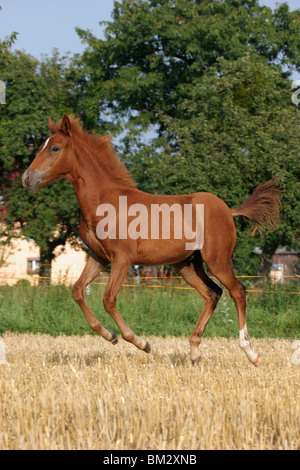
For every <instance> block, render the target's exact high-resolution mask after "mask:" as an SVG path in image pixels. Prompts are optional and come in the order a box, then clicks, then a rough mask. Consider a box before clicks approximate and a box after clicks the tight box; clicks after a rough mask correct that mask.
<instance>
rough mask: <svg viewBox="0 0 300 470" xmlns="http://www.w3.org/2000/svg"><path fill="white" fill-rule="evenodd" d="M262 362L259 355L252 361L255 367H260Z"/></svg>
mask: <svg viewBox="0 0 300 470" xmlns="http://www.w3.org/2000/svg"><path fill="white" fill-rule="evenodd" d="M260 363H261V358H260V357H259V356H257V358H256V359H255V361H254V362H253V363H252V364H253V365H254V366H255V367H259V365H260Z"/></svg>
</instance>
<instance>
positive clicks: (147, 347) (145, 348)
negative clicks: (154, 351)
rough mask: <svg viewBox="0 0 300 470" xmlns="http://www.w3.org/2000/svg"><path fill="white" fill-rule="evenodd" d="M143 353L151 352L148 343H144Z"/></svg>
mask: <svg viewBox="0 0 300 470" xmlns="http://www.w3.org/2000/svg"><path fill="white" fill-rule="evenodd" d="M143 351H145V352H146V353H148V354H149V352H150V351H151V346H150V344H149V343H148V341H147V342H146V346H145V347H144V349H143Z"/></svg>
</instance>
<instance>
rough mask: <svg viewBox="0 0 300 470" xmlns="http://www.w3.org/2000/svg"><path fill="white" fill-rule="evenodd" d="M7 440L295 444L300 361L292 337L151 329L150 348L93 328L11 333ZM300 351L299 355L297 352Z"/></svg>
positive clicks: (3, 374)
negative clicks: (199, 336) (253, 356)
mask: <svg viewBox="0 0 300 470" xmlns="http://www.w3.org/2000/svg"><path fill="white" fill-rule="evenodd" d="M1 340H2V341H3V342H4V344H5V349H6V361H7V362H6V364H2V365H0V390H1V401H0V448H1V449H106V450H107V449H114V450H117V449H122V450H125V449H151V450H155V449H162V450H165V449H166V450H171V449H172V450H174V449H176V450H180V449H182V450H183V449H186V450H191V449H193V450H197V449H299V448H300V441H299V436H300V420H299V407H300V404H299V396H300V393H299V391H300V390H299V378H300V364H299V363H298V362H299V361H298V360H295V358H296V356H295V354H297V351H295V349H293V347H294V345H293V341H292V340H279V339H253V340H252V344H253V346H254V347H255V348H256V350H257V351H258V352H259V354H260V356H261V357H262V365H261V367H260V368H259V369H256V368H254V367H253V366H252V365H251V364H250V363H249V362H248V360H247V358H246V356H245V355H244V353H243V352H242V351H241V350H240V348H239V346H238V338H236V339H224V338H218V339H213V338H204V339H203V341H202V346H201V347H202V362H201V363H200V365H199V366H198V367H193V366H192V365H191V364H190V360H189V345H188V339H187V338H183V337H181V338H175V337H167V338H163V339H162V338H158V337H150V338H149V341H150V342H151V346H152V353H151V354H150V355H146V354H145V353H144V352H141V351H138V350H137V349H135V348H134V346H132V345H130V344H127V343H125V342H124V341H122V340H120V341H119V344H118V345H117V346H112V345H111V344H109V343H107V342H105V341H104V340H102V339H101V338H98V337H97V336H94V335H84V336H62V335H61V336H57V337H52V336H49V335H42V334H35V335H32V334H17V333H6V334H4V335H3V336H2V337H1ZM296 359H298V356H297V358H296Z"/></svg>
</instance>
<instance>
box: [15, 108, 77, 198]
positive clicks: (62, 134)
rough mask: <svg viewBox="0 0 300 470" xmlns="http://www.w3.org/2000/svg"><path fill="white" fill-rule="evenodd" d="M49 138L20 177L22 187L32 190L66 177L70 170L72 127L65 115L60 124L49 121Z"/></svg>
mask: <svg viewBox="0 0 300 470" xmlns="http://www.w3.org/2000/svg"><path fill="white" fill-rule="evenodd" d="M49 129H50V132H51V136H50V137H48V139H47V140H46V141H45V142H44V143H43V145H41V147H40V149H39V153H38V154H37V156H36V157H35V159H34V160H33V162H32V163H31V165H30V167H29V168H28V169H27V170H26V171H25V173H24V174H23V177H22V181H23V186H24V187H25V188H27V189H30V190H34V189H37V188H38V187H41V186H45V185H46V184H47V183H50V181H53V180H57V179H59V178H63V177H64V176H66V175H67V174H68V173H69V172H70V170H71V168H72V157H73V145H72V138H71V137H72V126H71V121H70V119H69V117H68V116H67V114H64V117H63V119H62V120H61V122H60V123H58V124H54V123H53V122H52V121H51V119H50V120H49Z"/></svg>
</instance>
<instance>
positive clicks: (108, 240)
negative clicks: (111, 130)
mask: <svg viewBox="0 0 300 470" xmlns="http://www.w3.org/2000/svg"><path fill="white" fill-rule="evenodd" d="M49 129H50V132H51V136H50V137H49V138H48V139H47V140H46V141H45V143H44V144H43V145H42V146H41V147H40V151H39V153H38V155H37V156H36V158H35V159H34V160H33V162H32V163H31V165H30V167H29V168H28V169H27V170H26V172H25V173H24V175H23V185H24V187H26V188H27V189H29V190H34V189H36V188H38V187H41V186H44V185H46V184H48V183H49V182H51V181H53V180H57V179H59V178H63V177H65V178H67V179H68V180H69V181H70V182H71V183H72V185H73V187H74V189H75V192H76V196H77V199H78V202H79V204H80V207H81V221H80V237H81V239H82V241H83V242H84V243H85V244H86V245H87V246H88V247H89V248H90V250H91V255H90V257H89V259H88V261H87V264H86V266H85V268H84V270H83V272H82V274H81V276H80V278H79V279H78V281H77V282H76V283H75V285H74V287H73V295H74V299H75V300H76V302H77V303H78V305H79V306H80V308H81V310H82V311H83V313H84V315H85V317H86V319H87V321H88V323H89V325H90V327H91V328H92V330H94V331H96V332H97V333H99V334H100V335H101V336H103V338H105V339H106V340H107V341H110V342H111V343H112V344H116V343H117V341H118V340H117V336H116V334H115V333H114V332H113V331H110V330H107V329H105V328H104V327H103V326H102V325H101V323H100V322H99V321H98V320H97V319H96V317H95V316H94V314H93V313H92V311H91V309H90V308H89V306H88V304H87V302H86V300H85V296H84V292H85V288H86V286H87V285H88V284H89V283H91V282H92V281H93V280H94V279H95V278H96V277H97V276H98V275H99V273H100V272H101V271H102V270H103V269H104V268H105V267H106V266H107V265H109V264H111V272H110V277H109V281H108V284H107V287H106V290H105V294H104V298H103V303H104V308H105V310H106V311H107V312H108V313H109V314H110V315H111V316H112V317H113V319H114V321H115V323H116V324H117V326H118V327H119V329H120V331H121V334H122V337H123V338H124V339H125V340H126V341H129V342H131V343H133V344H134V345H135V346H136V347H137V348H139V349H141V350H143V351H145V352H147V353H148V352H150V350H151V348H150V345H149V343H148V342H147V341H146V340H145V339H144V338H141V337H139V336H137V335H136V334H135V333H134V332H133V331H132V330H131V329H130V328H129V327H128V325H127V324H126V323H125V321H124V320H123V318H122V317H121V316H120V314H119V312H118V310H117V307H116V297H117V294H118V292H119V290H120V288H121V286H122V283H123V281H124V279H125V277H126V275H127V272H128V268H129V267H130V265H133V264H138V265H142V266H143V265H144V266H145V265H146V266H150V265H153V266H154V265H158V264H160V265H161V264H172V265H173V266H174V268H175V269H176V271H177V272H178V273H179V274H180V275H181V276H182V277H183V279H184V280H185V281H186V282H187V283H188V284H190V285H191V286H192V287H194V288H195V289H196V290H197V291H198V292H199V293H200V295H201V296H202V298H203V300H204V307H203V310H202V313H201V315H200V318H199V320H198V322H197V324H196V326H195V328H194V330H193V332H192V334H191V336H190V339H189V341H190V357H191V360H192V363H193V364H197V363H198V362H199V360H200V352H199V345H200V341H201V337H202V335H203V332H204V329H205V326H206V324H207V322H208V320H209V319H210V317H211V315H212V313H213V311H214V310H215V308H216V305H217V303H218V300H219V298H220V296H221V294H222V289H221V288H220V287H219V286H218V285H217V284H216V283H215V282H213V281H212V280H211V279H210V278H209V277H208V276H207V274H206V273H205V271H204V268H203V262H204V263H205V264H206V265H207V267H208V269H209V271H210V272H211V273H212V274H213V275H214V276H215V277H216V278H217V279H218V280H219V281H220V282H221V283H222V284H223V285H224V286H225V287H226V288H227V289H228V290H229V292H230V295H231V297H232V298H233V300H234V303H235V305H236V309H237V312H238V321H239V333H240V337H239V342H240V346H241V348H242V349H243V350H244V351H245V353H246V355H247V357H248V359H249V360H250V361H251V362H252V363H253V364H254V365H255V366H258V365H259V362H260V358H259V357H258V354H257V353H256V352H254V351H253V349H252V348H251V344H250V340H249V335H248V332H247V324H246V295H245V287H244V286H243V284H241V282H239V281H238V279H237V278H236V277H235V276H234V275H233V272H232V269H231V265H230V259H231V255H232V252H233V249H234V246H235V242H236V229H235V224H234V221H233V217H236V216H245V217H248V218H249V219H251V220H252V221H253V222H254V230H255V229H257V228H260V227H261V226H262V225H263V226H265V227H267V228H272V227H274V226H275V223H276V221H277V219H278V217H279V206H280V199H279V196H278V190H276V189H275V188H274V181H268V182H266V183H261V184H260V185H259V186H258V187H257V188H256V189H255V190H254V192H253V194H252V195H251V196H250V198H249V199H248V200H246V201H245V202H244V203H243V204H242V205H241V206H239V207H238V208H235V209H230V208H229V207H228V206H227V205H226V204H225V202H223V201H222V200H221V199H219V198H218V197H216V196H214V195H213V194H210V193H205V192H201V193H194V194H188V195H176V196H164V195H151V194H148V193H145V192H142V191H139V190H138V189H137V188H136V187H135V183H134V182H133V180H132V178H131V176H130V174H129V172H128V171H127V169H126V168H125V166H124V164H123V163H121V162H120V161H119V159H118V157H117V155H116V154H115V153H114V151H113V148H112V146H111V144H110V139H111V138H110V136H105V137H100V136H98V135H95V134H92V133H89V132H86V131H84V130H83V129H82V127H81V126H80V124H79V122H78V120H77V119H76V118H73V117H70V116H68V115H66V114H65V115H64V117H63V119H61V120H60V121H59V122H57V123H56V124H55V123H53V122H52V121H51V119H50V120H49ZM121 200H122V201H123V202H124V201H126V204H127V205H126V207H128V206H130V211H131V212H130V211H129V212H128V215H127V214H126V218H125V219H124V214H123V213H122V210H123V209H124V206H122V207H123V209H121V202H120V201H121ZM123 202H122V204H123ZM187 206H189V207H190V208H191V211H190V215H191V216H192V217H193V216H195V214H196V209H197V208H199V207H202V208H204V212H202V214H203V217H202V219H201V222H202V225H201V226H199V224H198V225H197V226H196V230H195V231H194V232H192V233H194V235H195V238H197V236H196V235H197V229H198V228H199V230H202V232H203V233H202V238H203V239H202V241H201V242H200V243H198V245H197V244H195V245H194V246H193V244H191V243H187V242H190V239H191V237H189V238H188V237H187V236H186V232H185V231H184V234H182V230H181V228H180V224H181V223H182V218H181V219H179V223H178V219H176V222H175V212H176V210H177V212H178V211H179V212H178V213H180V210H182V213H184V210H185V208H186V207H187ZM99 207H100V209H99ZM152 207H156V208H157V207H158V208H159V209H162V208H163V207H164V208H166V207H167V208H168V209H169V211H168V212H167V215H168V217H169V225H170V227H169V233H168V236H163V234H162V229H161V228H159V229H158V230H157V231H156V235H155V236H152V237H151V236H150V237H148V236H147V235H148V232H147V230H148V228H149V227H150V225H151V220H150V219H151V214H152V212H151V208H152ZM142 209H143V210H142ZM110 210H112V212H111V214H112V217H111V218H110V219H108V218H107V220H106V221H105V222H106V226H107V227H108V226H110V230H111V234H113V235H112V236H110V233H109V230H108V229H107V231H106V232H105V230H104V228H105V224H104V222H103V221H104V219H103V218H102V219H101V217H99V215H100V216H104V215H105V214H108V212H109V211H110ZM142 212H143V216H144V219H143V218H142V217H141V213H142ZM137 213H139V214H140V217H138V218H137V219H138V220H137V219H134V218H133V216H134V215H137ZM145 214H146V216H145ZM147 214H148V215H147ZM165 214H166V213H165ZM101 220H102V222H103V223H102V231H101V230H100V229H99V221H101ZM124 220H125V222H124ZM112 222H114V223H115V227H112V226H111V224H112ZM142 222H144V229H143V230H142V228H141V226H142ZM172 222H173V223H172ZM100 223H101V222H100ZM124 223H125V225H126V224H127V227H126V226H125V232H124ZM130 224H133V225H131V228H130ZM191 224H192V222H191ZM121 225H122V230H123V232H122V236H121V235H120V234H121ZM138 226H139V227H140V231H137V227H138ZM193 226H194V227H195V223H193ZM132 227H135V229H136V231H135V233H133V230H132ZM145 227H146V231H145ZM151 228H152V225H151ZM127 229H128V231H127ZM178 229H180V230H179V234H180V233H181V235H182V236H181V237H180V236H178ZM103 230H104V232H105V233H103ZM176 230H177V232H176ZM100 232H101V233H100ZM146 232H147V233H146ZM175 232H176V233H175ZM99 233H100V236H99ZM124 233H125V236H124ZM130 233H131V236H130ZM132 233H133V235H132ZM101 234H102V235H101ZM126 235H127V236H126ZM187 247H189V248H188V249H187Z"/></svg>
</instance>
